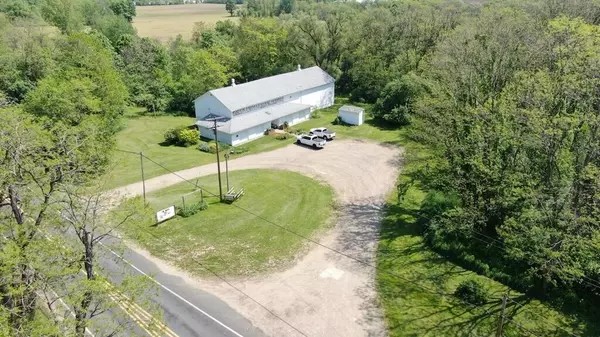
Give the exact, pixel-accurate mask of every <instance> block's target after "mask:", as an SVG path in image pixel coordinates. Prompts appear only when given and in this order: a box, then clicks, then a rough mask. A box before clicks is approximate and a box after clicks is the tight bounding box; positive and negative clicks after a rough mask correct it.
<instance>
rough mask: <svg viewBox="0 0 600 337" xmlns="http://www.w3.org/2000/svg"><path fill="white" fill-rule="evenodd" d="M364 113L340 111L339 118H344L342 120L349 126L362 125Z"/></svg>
mask: <svg viewBox="0 0 600 337" xmlns="http://www.w3.org/2000/svg"><path fill="white" fill-rule="evenodd" d="M363 115H364V113H363V112H361V113H355V112H350V111H344V110H342V109H340V110H339V111H338V116H340V118H342V120H343V121H344V122H346V123H348V124H352V125H361V124H362V123H363V118H364V116H363Z"/></svg>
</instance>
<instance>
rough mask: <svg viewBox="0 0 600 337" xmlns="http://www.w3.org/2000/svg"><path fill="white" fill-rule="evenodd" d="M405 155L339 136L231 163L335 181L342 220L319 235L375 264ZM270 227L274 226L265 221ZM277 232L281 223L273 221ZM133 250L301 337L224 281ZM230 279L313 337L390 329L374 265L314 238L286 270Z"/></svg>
mask: <svg viewBox="0 0 600 337" xmlns="http://www.w3.org/2000/svg"><path fill="white" fill-rule="evenodd" d="M402 155H403V151H402V149H400V148H398V147H393V146H385V145H380V144H376V143H373V142H369V141H360V140H341V141H337V140H336V141H332V142H329V143H328V144H327V146H326V147H325V148H324V149H322V150H313V149H311V148H307V147H304V146H300V145H296V144H293V145H290V146H287V147H285V148H281V149H278V150H275V151H271V152H264V153H259V154H255V155H248V156H245V157H241V158H238V159H235V160H231V161H230V162H229V169H230V170H244V169H254V168H265V169H281V170H290V171H295V172H299V173H302V174H305V175H307V176H309V177H313V178H315V179H318V180H320V181H323V182H325V183H327V184H329V185H331V186H332V187H333V189H334V191H335V193H336V200H337V203H338V205H339V209H338V218H337V221H336V225H335V226H334V227H333V228H331V229H330V230H328V231H327V232H326V233H325V234H324V235H323V236H322V237H320V238H316V240H317V241H319V242H320V243H322V244H323V245H325V246H328V247H331V248H334V249H336V250H339V251H341V252H343V253H346V254H348V255H350V256H352V257H355V258H358V259H361V260H363V261H367V262H369V263H372V264H375V262H376V256H375V255H376V250H377V242H378V236H379V226H380V221H381V218H382V215H383V213H382V212H383V207H384V203H385V197H386V196H387V195H388V194H389V193H390V192H391V191H392V190H393V188H394V186H395V181H396V178H397V177H398V173H399V169H400V167H401V161H402ZM153 159H158V158H153ZM216 171H217V165H216V163H215V164H208V165H203V166H199V167H195V168H191V169H187V170H182V171H178V172H177V174H178V175H179V176H180V177H183V178H185V179H190V180H193V179H194V178H196V177H199V176H204V175H209V174H215V173H216ZM180 177H178V176H176V175H174V174H165V175H163V176H159V177H156V178H152V179H149V180H147V181H146V192H151V191H154V190H158V189H161V188H164V187H167V186H170V185H173V184H177V183H180V182H182V180H181V178H180ZM211 192H215V191H211ZM114 193H115V194H117V195H119V196H120V197H130V196H135V195H140V194H141V193H142V184H141V182H139V183H135V184H130V185H127V186H124V187H121V188H118V189H116V190H114ZM247 197H251V196H247ZM265 226H271V225H270V224H268V223H265ZM273 230H274V231H275V230H278V229H277V228H276V227H275V226H273ZM289 235H293V234H289ZM132 248H134V249H135V250H136V251H138V252H139V253H141V254H143V255H144V256H146V257H147V258H148V259H150V260H152V261H153V262H155V263H157V264H158V265H159V266H161V269H163V272H166V273H171V274H173V275H177V276H180V277H183V278H184V279H185V280H187V281H188V282H189V283H190V285H192V286H195V287H198V288H200V289H202V290H204V291H209V292H212V293H213V294H214V295H216V296H218V297H219V298H221V299H222V300H224V301H225V302H227V303H228V304H229V305H230V306H231V307H233V308H234V309H236V310H237V311H238V312H240V313H241V314H242V315H244V316H245V317H247V318H248V319H249V320H250V321H251V322H252V323H253V324H254V325H256V326H257V327H258V328H260V329H261V330H263V331H264V332H265V333H267V334H268V335H270V336H273V337H285V336H299V334H298V333H297V332H295V331H293V330H292V329H291V328H289V327H287V326H285V325H284V324H283V323H282V322H281V321H279V320H277V319H276V318H275V317H273V316H271V315H269V314H268V313H267V312H265V311H264V310H262V309H261V308H260V307H259V306H258V305H256V304H255V303H253V302H252V301H251V300H249V299H248V298H246V297H244V296H243V295H241V294H240V293H239V292H236V291H234V290H232V289H231V288H230V287H228V286H227V285H225V284H224V283H222V282H218V281H214V280H202V279H198V278H195V277H192V276H190V275H187V274H186V273H185V272H184V271H181V270H177V269H175V268H173V267H172V266H170V265H168V264H167V263H166V262H164V261H161V260H159V259H158V258H156V257H153V256H150V254H148V253H147V252H145V251H144V250H143V249H141V248H139V247H135V246H133V245H132ZM229 281H230V282H232V283H234V284H235V285H236V287H239V288H240V289H241V290H243V291H244V292H246V293H247V294H249V295H250V296H252V297H253V298H254V299H256V300H257V301H259V302H260V303H261V304H263V305H265V306H266V307H267V308H269V309H270V310H272V311H273V312H275V313H277V315H280V316H281V317H283V318H285V319H286V320H287V321H288V322H290V323H291V324H292V325H294V326H295V327H296V328H298V329H299V330H301V331H302V332H304V333H305V334H306V335H307V336H311V337H313V336H314V337H317V336H332V337H333V336H345V337H362V336H369V337H372V336H373V337H374V336H386V335H387V333H386V329H385V324H384V321H383V313H382V311H381V309H380V307H379V304H378V302H377V292H376V287H375V270H374V269H373V268H370V267H367V266H364V265H362V264H359V263H358V262H355V261H352V260H350V259H348V258H346V257H344V256H341V255H339V254H336V253H334V252H332V251H330V250H327V249H325V248H323V247H319V246H316V245H314V244H310V243H309V244H308V246H307V252H306V253H305V254H304V255H301V256H299V257H298V260H297V263H296V264H295V265H293V266H292V267H290V268H289V269H287V270H284V271H281V272H275V273H272V274H269V275H263V276H257V277H251V278H247V279H235V280H234V279H231V280H229Z"/></svg>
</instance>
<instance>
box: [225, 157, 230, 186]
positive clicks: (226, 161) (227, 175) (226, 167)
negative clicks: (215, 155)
mask: <svg viewBox="0 0 600 337" xmlns="http://www.w3.org/2000/svg"><path fill="white" fill-rule="evenodd" d="M228 159H229V154H228V153H225V176H226V177H227V193H229V165H228V161H229V160H228Z"/></svg>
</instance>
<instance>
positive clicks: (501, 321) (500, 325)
mask: <svg viewBox="0 0 600 337" xmlns="http://www.w3.org/2000/svg"><path fill="white" fill-rule="evenodd" d="M507 300H508V294H507V293H504V295H502V312H501V313H500V318H499V319H498V329H497V330H496V337H502V328H503V327H504V311H506V301H507Z"/></svg>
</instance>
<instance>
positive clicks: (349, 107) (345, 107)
mask: <svg viewBox="0 0 600 337" xmlns="http://www.w3.org/2000/svg"><path fill="white" fill-rule="evenodd" d="M339 110H344V111H349V112H354V113H361V112H363V111H365V109H363V108H361V107H357V106H354V105H343V106H342V107H341V108H340V109H339Z"/></svg>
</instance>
